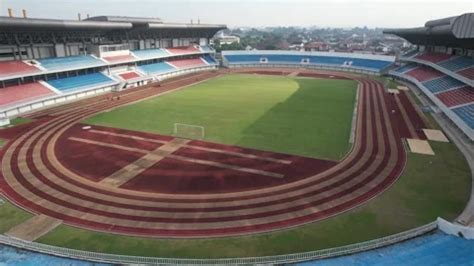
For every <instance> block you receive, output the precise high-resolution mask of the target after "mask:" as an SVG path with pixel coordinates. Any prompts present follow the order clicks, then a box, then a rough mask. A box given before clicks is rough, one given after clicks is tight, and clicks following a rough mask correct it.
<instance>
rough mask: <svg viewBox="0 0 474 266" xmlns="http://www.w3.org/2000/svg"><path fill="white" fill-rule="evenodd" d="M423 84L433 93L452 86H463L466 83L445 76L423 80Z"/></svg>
mask: <svg viewBox="0 0 474 266" xmlns="http://www.w3.org/2000/svg"><path fill="white" fill-rule="evenodd" d="M423 85H424V86H425V87H426V88H427V89H428V90H430V91H431V92H432V93H437V92H442V91H445V90H449V89H451V88H456V87H461V86H464V85H465V84H464V83H462V82H461V81H459V80H457V79H454V78H452V77H450V76H443V77H440V78H435V79H432V80H429V81H425V82H423Z"/></svg>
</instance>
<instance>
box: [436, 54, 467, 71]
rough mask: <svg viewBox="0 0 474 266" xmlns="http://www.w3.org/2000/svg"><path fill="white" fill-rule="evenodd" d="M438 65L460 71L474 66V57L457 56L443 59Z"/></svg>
mask: <svg viewBox="0 0 474 266" xmlns="http://www.w3.org/2000/svg"><path fill="white" fill-rule="evenodd" d="M438 65H440V66H442V67H444V68H446V69H448V70H451V71H458V70H462V69H465V68H468V67H474V59H471V58H468V57H465V56H456V57H454V58H452V59H450V60H447V61H443V62H441V63H439V64H438Z"/></svg>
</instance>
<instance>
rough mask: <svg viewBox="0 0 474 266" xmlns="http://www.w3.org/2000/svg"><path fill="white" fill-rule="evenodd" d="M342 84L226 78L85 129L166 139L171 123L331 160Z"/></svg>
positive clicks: (347, 100) (342, 131)
mask: <svg viewBox="0 0 474 266" xmlns="http://www.w3.org/2000/svg"><path fill="white" fill-rule="evenodd" d="M355 88H356V83H355V82H354V81H349V80H330V79H311V78H296V77H279V76H265V75H246V74H232V75H226V76H222V77H218V78H215V79H212V80H209V81H206V82H204V83H200V84H197V85H194V86H192V87H190V88H186V89H183V90H181V91H178V92H174V93H171V94H167V95H164V96H161V97H155V98H153V99H149V100H146V101H143V102H140V103H137V104H133V105H129V106H125V107H122V108H119V109H116V110H113V111H111V112H106V113H101V114H98V115H96V116H94V117H92V118H89V119H87V120H86V121H85V122H86V123H90V124H96V125H104V126H110V127H117V128H125V129H131V130H138V131H147V132H155V133H159V134H165V135H172V134H173V126H174V123H184V124H192V125H200V126H203V127H205V140H208V141H212V142H218V143H225V144H231V145H238V146H243V147H251V148H256V149H260V150H269V151H276V152H283V153H289V154H298V155H303V156H311V157H318V158H329V159H339V158H341V157H343V156H344V155H345V154H346V153H347V151H348V150H349V148H350V145H349V143H348V140H349V135H350V128H351V119H352V113H353V108H354V100H355V94H356V89H355Z"/></svg>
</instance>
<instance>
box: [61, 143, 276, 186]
mask: <svg viewBox="0 0 474 266" xmlns="http://www.w3.org/2000/svg"><path fill="white" fill-rule="evenodd" d="M68 139H69V140H72V141H77V142H82V143H87V144H93V145H98V146H103V147H109V148H115V149H120V150H126V151H134V152H140V153H145V154H148V153H150V151H148V150H143V149H138V148H130V147H126V146H122V145H118V144H109V143H105V142H100V141H95V140H88V139H82V138H75V137H70V138H68ZM158 153H159V152H158V151H157V155H158V156H162V154H158ZM166 157H169V158H172V159H175V160H180V161H185V162H193V163H197V164H204V165H211V166H216V167H219V168H225V169H231V170H236V171H240V172H246V173H252V174H258V175H265V176H270V177H276V178H283V177H284V175H282V174H278V173H272V172H267V171H263V170H258V169H253V168H246V167H240V166H235V165H229V164H224V163H218V162H212V161H207V160H200V159H193V158H188V157H185V156H179V155H172V154H170V155H167V156H166Z"/></svg>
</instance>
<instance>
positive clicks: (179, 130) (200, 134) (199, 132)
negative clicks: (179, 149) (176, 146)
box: [173, 123, 205, 139]
mask: <svg viewBox="0 0 474 266" xmlns="http://www.w3.org/2000/svg"><path fill="white" fill-rule="evenodd" d="M204 134H205V132H204V127H203V126H197V125H189V124H181V123H174V129H173V135H174V136H175V137H178V138H184V139H204Z"/></svg>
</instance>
